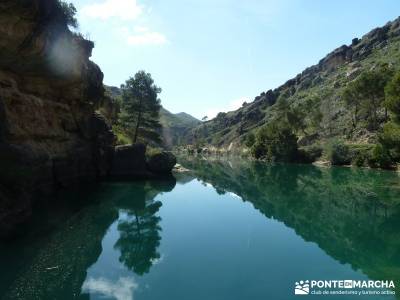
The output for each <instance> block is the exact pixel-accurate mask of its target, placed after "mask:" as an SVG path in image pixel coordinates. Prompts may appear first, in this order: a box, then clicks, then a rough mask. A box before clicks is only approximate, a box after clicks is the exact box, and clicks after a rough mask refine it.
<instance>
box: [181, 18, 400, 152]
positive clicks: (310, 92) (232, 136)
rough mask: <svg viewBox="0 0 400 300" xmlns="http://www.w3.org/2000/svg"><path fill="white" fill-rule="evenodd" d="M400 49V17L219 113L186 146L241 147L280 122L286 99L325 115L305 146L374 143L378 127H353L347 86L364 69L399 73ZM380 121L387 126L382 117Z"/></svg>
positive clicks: (293, 105)
mask: <svg viewBox="0 0 400 300" xmlns="http://www.w3.org/2000/svg"><path fill="white" fill-rule="evenodd" d="M399 49H400V18H398V19H396V20H395V21H393V22H389V23H387V24H386V25H385V26H383V27H380V28H376V29H374V30H372V31H371V32H369V33H368V34H366V35H365V36H363V38H362V39H357V38H356V39H353V41H352V43H351V44H350V45H343V46H341V47H339V48H337V49H336V50H334V51H333V52H331V53H329V54H328V55H327V56H326V57H325V58H323V59H322V60H321V61H320V62H319V63H318V64H317V65H314V66H311V67H309V68H307V69H306V70H304V71H303V72H302V73H301V74H298V75H297V76H296V77H295V78H292V79H290V80H288V81H287V82H286V83H285V84H283V85H282V86H280V87H278V88H276V89H274V90H269V91H267V92H263V93H261V94H260V95H259V96H257V97H256V98H255V99H254V101H253V102H252V103H249V104H244V105H243V107H241V108H240V109H238V110H236V111H233V112H228V113H220V114H218V116H217V117H216V118H214V119H212V120H210V121H208V122H204V123H202V124H201V125H199V126H197V127H196V128H195V129H194V130H193V132H192V134H191V136H189V137H188V138H187V139H186V140H185V142H186V143H188V144H190V143H194V142H196V141H197V142H198V141H199V140H200V141H201V142H205V143H207V144H212V145H215V146H219V147H223V146H227V145H230V144H233V145H236V146H239V145H241V144H243V142H244V140H245V139H246V137H247V136H248V134H249V133H251V132H255V131H256V130H257V129H258V128H260V127H261V126H263V125H265V124H268V123H269V122H271V121H272V120H274V119H277V118H279V115H278V107H277V105H276V102H277V100H278V99H280V98H284V99H285V100H286V101H287V103H288V104H289V106H290V107H291V108H300V109H301V110H302V111H303V112H305V116H304V118H306V119H307V120H308V119H310V120H311V119H312V118H313V116H312V115H313V114H317V113H320V114H321V116H320V117H321V118H320V120H318V124H314V126H311V125H309V126H308V127H307V128H305V130H304V132H303V133H301V134H300V141H302V142H303V143H304V144H310V143H313V142H315V141H322V140H326V139H330V138H333V137H335V138H343V139H346V140H349V141H353V142H362V143H365V142H368V143H373V142H375V141H376V133H377V131H376V129H375V131H374V130H370V129H368V127H367V125H366V124H365V123H363V122H360V124H359V125H358V127H357V128H356V130H352V128H351V126H350V125H349V124H350V123H351V112H350V111H349V109H347V108H346V106H345V103H344V101H343V99H342V97H341V95H342V93H343V90H344V89H345V87H346V86H347V84H348V83H349V82H351V81H352V80H354V79H356V78H357V77H358V76H359V75H360V74H361V73H362V72H364V71H367V70H372V69H374V68H377V67H379V66H382V65H384V64H386V65H388V66H390V67H393V68H394V69H399V67H400V51H399ZM271 72H273V70H271ZM310 123H312V122H311V121H310ZM380 123H381V124H382V123H383V117H382V116H381V122H380Z"/></svg>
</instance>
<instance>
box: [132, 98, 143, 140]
mask: <svg viewBox="0 0 400 300" xmlns="http://www.w3.org/2000/svg"><path fill="white" fill-rule="evenodd" d="M141 119H142V100H140V101H139V112H138V119H137V122H136V129H135V136H134V137H133V143H136V142H137V138H138V133H139V126H140V122H141V121H142V120H141Z"/></svg>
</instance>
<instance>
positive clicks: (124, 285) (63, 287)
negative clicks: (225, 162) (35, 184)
mask: <svg viewBox="0 0 400 300" xmlns="http://www.w3.org/2000/svg"><path fill="white" fill-rule="evenodd" d="M175 184H176V182H175V180H169V181H154V182H138V183H131V184H128V183H122V184H118V183H115V184H104V185H101V186H98V187H96V188H88V189H87V190H86V191H82V190H79V192H72V191H71V192H69V193H66V194H64V195H63V196H62V197H61V199H57V200H55V199H54V201H57V202H60V203H63V201H67V202H68V201H71V199H74V201H78V202H79V199H81V200H82V202H85V203H86V204H87V206H86V207H84V208H81V209H80V210H79V211H78V212H76V211H74V212H70V215H69V216H65V217H64V219H63V220H62V221H61V220H60V222H59V223H58V222H55V221H54V220H53V221H52V222H50V223H49V222H45V224H42V223H43V222H44V220H42V222H41V223H40V224H32V231H33V232H31V233H29V232H28V234H27V237H26V238H25V239H22V240H19V241H16V242H15V243H13V244H9V243H7V244H2V245H0V265H1V266H7V265H10V271H9V272H4V271H3V272H0V282H1V283H2V284H1V286H0V298H1V299H3V298H4V299H75V298H77V297H79V298H80V299H89V298H90V297H89V294H87V293H89V292H94V291H97V292H99V293H101V292H103V293H104V296H107V295H108V297H111V296H112V297H116V295H117V296H118V297H117V299H131V298H129V295H130V294H129V293H131V292H129V291H132V290H133V289H134V288H135V287H136V283H135V282H134V281H132V279H129V278H121V279H120V280H119V281H117V282H115V283H112V282H109V281H107V280H104V279H99V280H94V279H90V278H89V279H88V280H87V281H86V282H85V283H84V281H85V278H86V277H87V270H88V268H89V267H90V266H91V265H93V264H94V263H95V262H96V261H97V259H98V257H99V256H100V254H101V253H102V250H103V249H102V244H101V243H102V239H103V237H104V236H105V234H106V232H107V230H108V228H109V227H110V226H111V224H113V223H114V222H115V221H116V220H118V219H121V220H122V221H121V222H120V223H119V224H118V230H119V232H120V238H119V240H118V242H117V243H116V244H115V248H116V249H118V250H119V251H120V261H121V262H123V263H124V264H125V265H126V266H127V267H128V268H129V269H131V270H132V271H134V272H135V273H137V274H138V275H142V274H144V273H146V272H148V271H149V270H150V267H151V265H152V263H153V262H154V261H155V260H156V259H158V258H159V257H160V255H159V254H158V252H157V247H158V245H159V243H160V240H161V237H160V235H159V231H160V227H159V225H158V222H159V221H160V218H159V217H157V216H156V215H155V214H156V213H157V211H158V209H159V208H160V206H161V203H160V202H159V201H154V198H155V197H156V196H157V195H158V194H159V193H160V192H166V191H171V190H172V189H173V188H174V186H175ZM46 209H48V208H47V207H46ZM37 213H38V214H39V215H40V211H39V212H37ZM46 214H48V211H46ZM121 214H127V216H128V217H127V218H126V219H124V218H120V217H121V216H120V215H121ZM39 219H40V218H39ZM38 228H39V229H38ZM3 270H5V269H3ZM81 291H83V294H81ZM128 292H129V293H128ZM121 293H122V294H121ZM127 293H128V294H127ZM127 295H128V296H127ZM127 297H128V298H127Z"/></svg>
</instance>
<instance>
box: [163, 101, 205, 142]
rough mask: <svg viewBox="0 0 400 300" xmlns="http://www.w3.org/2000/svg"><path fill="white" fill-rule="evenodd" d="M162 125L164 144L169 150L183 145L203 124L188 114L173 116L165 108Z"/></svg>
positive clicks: (182, 113)
mask: <svg viewBox="0 0 400 300" xmlns="http://www.w3.org/2000/svg"><path fill="white" fill-rule="evenodd" d="M160 123H161V125H162V137H163V141H164V144H165V146H166V147H167V148H172V147H173V146H177V145H181V144H182V143H183V142H184V140H185V139H187V136H188V135H190V133H191V130H192V129H193V128H195V127H196V126H197V125H199V124H200V123H201V122H200V121H199V120H197V119H196V118H195V117H193V116H191V115H189V114H187V113H184V112H181V113H177V114H173V113H171V112H169V111H168V110H166V109H165V108H161V110H160Z"/></svg>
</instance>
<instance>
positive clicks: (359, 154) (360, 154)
mask: <svg viewBox="0 0 400 300" xmlns="http://www.w3.org/2000/svg"><path fill="white" fill-rule="evenodd" d="M348 147H349V151H350V157H351V158H352V161H351V164H352V165H354V166H357V167H363V166H366V165H367V164H368V161H370V159H371V157H372V150H373V149H374V147H375V145H373V144H350V145H348Z"/></svg>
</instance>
